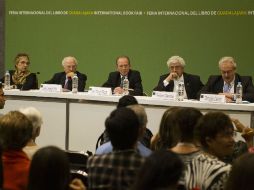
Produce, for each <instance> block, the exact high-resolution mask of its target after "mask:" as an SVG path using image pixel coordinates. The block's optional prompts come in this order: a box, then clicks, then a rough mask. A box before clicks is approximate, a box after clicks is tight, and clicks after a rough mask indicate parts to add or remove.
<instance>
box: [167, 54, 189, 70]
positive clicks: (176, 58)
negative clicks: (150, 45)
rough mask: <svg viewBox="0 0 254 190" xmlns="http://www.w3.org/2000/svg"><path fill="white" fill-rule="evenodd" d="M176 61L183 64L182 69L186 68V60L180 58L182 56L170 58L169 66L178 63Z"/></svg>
mask: <svg viewBox="0 0 254 190" xmlns="http://www.w3.org/2000/svg"><path fill="white" fill-rule="evenodd" d="M176 61H177V62H179V63H180V64H181V66H182V67H184V66H185V61H184V59H183V58H182V57H180V56H177V55H175V56H172V57H170V58H169V59H168V61H167V66H168V67H170V65H171V63H173V62H176Z"/></svg>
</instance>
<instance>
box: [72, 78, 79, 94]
mask: <svg viewBox="0 0 254 190" xmlns="http://www.w3.org/2000/svg"><path fill="white" fill-rule="evenodd" d="M77 92H78V76H77V74H76V73H75V74H74V76H73V77H72V93H77Z"/></svg>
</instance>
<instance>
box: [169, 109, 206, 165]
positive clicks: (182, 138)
mask: <svg viewBox="0 0 254 190" xmlns="http://www.w3.org/2000/svg"><path fill="white" fill-rule="evenodd" d="M201 117H202V113H201V112H200V111H199V110H198V109H196V108H181V109H179V110H177V112H176V126H175V127H176V129H175V130H176V132H177V136H178V138H179V142H178V143H177V144H176V146H174V147H173V148H171V150H172V151H173V152H175V153H177V154H178V155H179V156H180V158H181V159H182V160H183V162H184V163H185V164H188V163H189V162H190V161H191V160H192V158H193V157H195V156H197V155H198V154H200V148H199V146H198V145H197V141H196V140H195V139H194V128H195V126H196V124H197V122H198V120H199V119H200V118H201Z"/></svg>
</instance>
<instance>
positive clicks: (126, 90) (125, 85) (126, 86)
mask: <svg viewBox="0 0 254 190" xmlns="http://www.w3.org/2000/svg"><path fill="white" fill-rule="evenodd" d="M129 84H130V82H129V80H128V78H127V77H125V78H124V80H123V94H124V95H128V94H129Z"/></svg>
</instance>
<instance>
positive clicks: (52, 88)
mask: <svg viewBox="0 0 254 190" xmlns="http://www.w3.org/2000/svg"><path fill="white" fill-rule="evenodd" d="M40 91H41V92H62V85H59V84H41V86H40Z"/></svg>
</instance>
